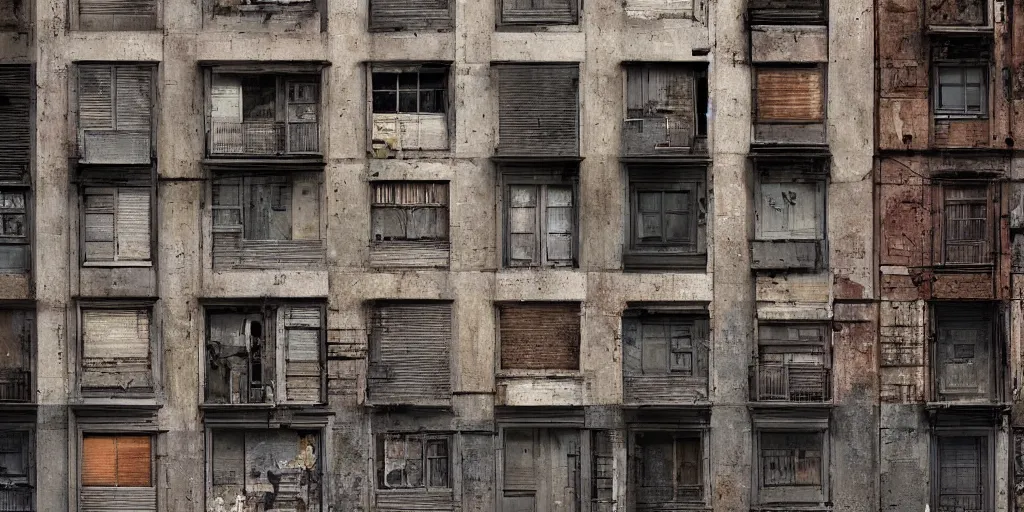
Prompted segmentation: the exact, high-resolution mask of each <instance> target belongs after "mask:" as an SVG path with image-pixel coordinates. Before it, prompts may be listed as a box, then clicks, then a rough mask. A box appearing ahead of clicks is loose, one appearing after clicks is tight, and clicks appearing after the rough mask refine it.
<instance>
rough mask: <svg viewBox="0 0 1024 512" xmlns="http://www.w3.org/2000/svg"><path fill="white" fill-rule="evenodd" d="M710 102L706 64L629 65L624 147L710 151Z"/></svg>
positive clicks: (630, 150)
mask: <svg viewBox="0 0 1024 512" xmlns="http://www.w3.org/2000/svg"><path fill="white" fill-rule="evenodd" d="M707 107H708V84H707V68H706V67H700V68H696V67H690V66H679V65H665V64H642V65H630V66H628V67H627V68H626V120H625V125H624V126H623V135H622V136H623V152H624V153H625V154H627V155H655V154H666V153H668V152H680V153H694V152H706V151H707V135H708V131H707V129H708V123H707Z"/></svg>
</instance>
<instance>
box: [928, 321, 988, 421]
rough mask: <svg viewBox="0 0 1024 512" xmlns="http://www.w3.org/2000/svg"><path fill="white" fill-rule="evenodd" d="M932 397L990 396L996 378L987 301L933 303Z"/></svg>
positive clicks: (964, 397)
mask: <svg viewBox="0 0 1024 512" xmlns="http://www.w3.org/2000/svg"><path fill="white" fill-rule="evenodd" d="M934 318H935V350H934V361H935V366H934V368H933V371H934V376H935V388H936V389H935V391H936V393H935V395H936V396H935V400H938V401H961V400H966V401H972V400H993V399H995V398H997V396H998V395H997V394H996V393H995V391H996V389H997V387H996V382H998V381H999V379H998V375H997V373H996V364H995V362H996V360H997V358H996V357H995V354H996V353H997V351H996V347H997V346H998V345H997V344H996V343H995V342H994V334H995V328H996V325H995V322H994V321H993V320H994V318H993V314H992V306H991V304H989V303H980V304H971V303H963V302H960V303H948V304H947V303H937V304H934Z"/></svg>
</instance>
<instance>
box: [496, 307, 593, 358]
mask: <svg viewBox="0 0 1024 512" xmlns="http://www.w3.org/2000/svg"><path fill="white" fill-rule="evenodd" d="M499 319H500V321H499V324H500V325H499V330H500V336H501V367H502V368H503V369H530V370H541V369H545V370H576V369H579V365H580V306H579V304H576V303H571V304H564V303H547V304H545V303H535V304H516V305H503V306H501V309H500V314H499Z"/></svg>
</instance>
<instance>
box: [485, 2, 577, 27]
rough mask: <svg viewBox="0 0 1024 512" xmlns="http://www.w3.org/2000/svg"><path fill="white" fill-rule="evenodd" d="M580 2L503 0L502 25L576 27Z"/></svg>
mask: <svg viewBox="0 0 1024 512" xmlns="http://www.w3.org/2000/svg"><path fill="white" fill-rule="evenodd" d="M578 7H579V5H578V0H501V23H502V24H509V25H575V24H576V18H577V12H578Z"/></svg>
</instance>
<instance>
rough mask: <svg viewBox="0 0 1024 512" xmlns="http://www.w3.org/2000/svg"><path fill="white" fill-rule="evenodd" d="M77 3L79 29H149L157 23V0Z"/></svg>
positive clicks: (105, 0)
mask: <svg viewBox="0 0 1024 512" xmlns="http://www.w3.org/2000/svg"><path fill="white" fill-rule="evenodd" d="M77 4H78V29H79V30H150V29H154V28H156V25H157V0H77ZM72 5H74V4H72Z"/></svg>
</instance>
